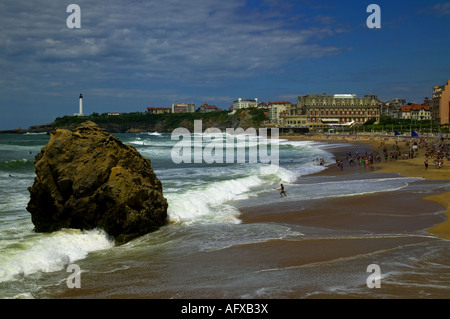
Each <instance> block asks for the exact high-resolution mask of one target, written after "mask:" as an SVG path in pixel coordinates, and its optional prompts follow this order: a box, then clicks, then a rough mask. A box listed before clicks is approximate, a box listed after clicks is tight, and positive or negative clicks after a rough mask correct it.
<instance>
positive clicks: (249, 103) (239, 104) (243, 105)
mask: <svg viewBox="0 0 450 319" xmlns="http://www.w3.org/2000/svg"><path fill="white" fill-rule="evenodd" d="M249 107H258V99H256V98H255V99H241V98H239V99H237V100H236V101H234V102H233V105H232V110H236V111H237V110H240V109H247V108H249ZM230 109H231V107H230Z"/></svg>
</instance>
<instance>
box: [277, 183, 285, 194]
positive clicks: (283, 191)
mask: <svg viewBox="0 0 450 319" xmlns="http://www.w3.org/2000/svg"><path fill="white" fill-rule="evenodd" d="M278 190H279V191H280V197H283V195H284V196H285V197H287V194H286V190H285V189H284V185H283V184H280V188H278Z"/></svg>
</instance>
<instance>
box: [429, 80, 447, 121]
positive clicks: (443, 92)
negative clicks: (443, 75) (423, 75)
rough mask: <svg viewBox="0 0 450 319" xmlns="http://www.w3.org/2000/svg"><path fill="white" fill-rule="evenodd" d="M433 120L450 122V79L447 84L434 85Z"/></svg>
mask: <svg viewBox="0 0 450 319" xmlns="http://www.w3.org/2000/svg"><path fill="white" fill-rule="evenodd" d="M432 104H433V111H432V117H433V121H434V122H435V123H438V124H448V123H450V80H448V81H447V84H446V85H442V86H434V87H433V103H432Z"/></svg>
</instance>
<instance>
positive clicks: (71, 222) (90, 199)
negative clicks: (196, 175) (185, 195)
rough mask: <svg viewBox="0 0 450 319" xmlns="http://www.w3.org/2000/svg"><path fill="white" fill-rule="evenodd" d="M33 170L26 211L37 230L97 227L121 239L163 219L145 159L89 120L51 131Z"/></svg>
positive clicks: (162, 201)
mask: <svg viewBox="0 0 450 319" xmlns="http://www.w3.org/2000/svg"><path fill="white" fill-rule="evenodd" d="M35 173H36V178H35V180H34V184H33V186H32V187H30V188H29V192H30V201H29V203H28V206H27V210H28V211H29V212H30V213H31V219H32V222H33V224H34V226H35V230H36V231H37V232H52V231H56V230H59V229H62V228H77V229H93V228H102V229H104V230H105V231H106V232H107V233H108V234H110V235H111V236H113V237H114V238H115V239H116V242H117V243H123V242H126V241H128V240H130V239H132V238H134V237H137V236H140V235H143V234H146V233H149V232H152V231H155V230H157V229H158V228H159V227H161V226H163V225H165V223H166V219H167V206H168V204H167V200H166V199H165V198H164V196H163V193H162V185H161V181H160V180H159V179H158V178H157V177H156V175H155V173H154V171H153V169H152V167H151V163H150V160H149V159H147V158H144V157H143V156H141V154H140V153H139V152H138V151H137V150H136V149H135V148H134V147H132V146H128V145H125V144H123V143H122V142H121V141H120V140H119V139H118V138H116V137H114V136H112V135H110V134H108V133H107V132H105V131H103V130H102V129H100V128H99V127H98V126H97V125H96V124H95V123H93V122H85V123H83V124H81V125H79V126H78V127H77V128H76V129H74V130H73V131H69V130H65V129H57V130H54V131H52V132H51V133H50V140H49V142H48V144H47V145H46V146H45V147H44V148H43V149H42V150H41V152H40V153H39V154H38V155H37V156H36V161H35Z"/></svg>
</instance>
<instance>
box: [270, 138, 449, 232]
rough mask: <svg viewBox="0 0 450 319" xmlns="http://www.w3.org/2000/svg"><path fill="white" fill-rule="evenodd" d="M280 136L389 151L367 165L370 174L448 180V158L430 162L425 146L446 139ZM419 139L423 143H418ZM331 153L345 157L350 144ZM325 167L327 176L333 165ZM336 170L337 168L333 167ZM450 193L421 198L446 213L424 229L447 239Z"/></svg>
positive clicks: (368, 150)
mask: <svg viewBox="0 0 450 319" xmlns="http://www.w3.org/2000/svg"><path fill="white" fill-rule="evenodd" d="M279 138H280V139H288V140H304V141H315V142H325V143H329V144H349V146H350V145H352V144H353V145H354V144H356V145H358V147H360V149H361V150H363V151H362V152H368V153H369V154H370V153H372V152H379V153H382V152H383V151H386V152H387V153H388V158H387V159H385V158H383V156H381V157H382V158H381V159H380V161H379V162H375V163H373V164H372V165H370V173H374V174H379V173H393V174H399V175H401V176H403V177H417V178H423V179H424V180H426V181H432V180H439V181H442V180H447V181H449V182H450V160H448V158H443V159H441V160H440V161H441V166H440V168H438V166H435V165H433V164H434V163H433V160H434V159H433V158H432V156H431V155H430V154H429V152H428V154H427V148H430V146H431V145H432V144H436V143H439V142H442V143H443V144H446V145H448V139H447V141H445V140H444V141H439V140H437V141H432V142H434V143H432V144H430V143H429V141H428V143H427V141H425V140H423V139H420V140H419V139H417V138H416V139H413V138H406V137H400V138H399V137H375V136H361V137H356V136H345V135H343V136H339V135H337V136H326V135H315V136H280V137H279ZM420 141H422V142H420ZM412 144H417V148H415V149H414V157H413V158H410V156H409V151H410V149H411V145H412ZM394 150H396V151H398V154H399V155H398V157H397V159H395V158H394V157H391V154H392V153H393V152H394ZM328 151H329V152H330V153H332V154H333V155H334V156H335V157H336V158H340V159H341V160H342V159H343V157H345V156H346V153H348V152H351V151H352V149H350V147H346V146H342V149H341V150H338V149H333V148H330V149H328ZM406 155H408V156H406ZM426 159H427V160H428V168H425V164H424V162H425V160H426ZM330 166H331V167H328V168H327V169H326V170H324V171H322V172H320V173H318V174H324V175H329V174H331V171H330V170H332V169H333V168H332V166H333V165H330ZM348 168H349V166H348V165H347V166H346V169H344V170H343V172H342V173H341V174H345V173H344V172H349V171H352V170H349V169H348ZM334 173H336V170H334ZM449 198H450V192H442V193H439V194H433V195H427V196H423V197H420V200H421V201H432V202H434V203H437V204H439V205H441V206H442V207H443V208H444V210H445V213H444V215H445V216H446V220H445V221H443V222H441V223H438V224H436V225H434V226H432V227H430V228H427V229H426V231H427V232H429V233H430V234H433V235H435V236H437V237H439V238H442V239H447V240H448V239H450V200H449Z"/></svg>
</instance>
